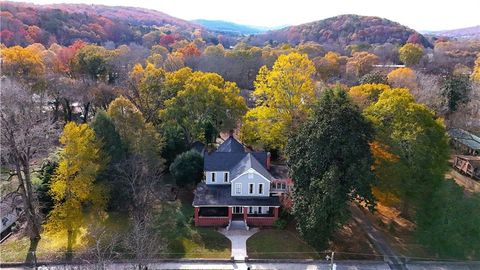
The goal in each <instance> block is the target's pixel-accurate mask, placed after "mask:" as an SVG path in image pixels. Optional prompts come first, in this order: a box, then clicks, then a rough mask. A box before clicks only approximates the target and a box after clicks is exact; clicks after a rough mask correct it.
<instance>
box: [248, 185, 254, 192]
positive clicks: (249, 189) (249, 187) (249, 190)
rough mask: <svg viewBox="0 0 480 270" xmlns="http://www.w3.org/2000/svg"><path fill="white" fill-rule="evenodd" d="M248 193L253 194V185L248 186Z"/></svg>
mask: <svg viewBox="0 0 480 270" xmlns="http://www.w3.org/2000/svg"><path fill="white" fill-rule="evenodd" d="M248 193H249V194H253V184H248Z"/></svg>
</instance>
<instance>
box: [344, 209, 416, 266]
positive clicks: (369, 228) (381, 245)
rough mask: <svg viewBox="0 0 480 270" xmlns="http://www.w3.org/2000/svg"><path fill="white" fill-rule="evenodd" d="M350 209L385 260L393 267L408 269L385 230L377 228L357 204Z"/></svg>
mask: <svg viewBox="0 0 480 270" xmlns="http://www.w3.org/2000/svg"><path fill="white" fill-rule="evenodd" d="M350 209H351V212H352V217H353V219H354V220H355V222H357V223H358V225H359V226H360V227H361V228H362V230H363V231H364V232H365V234H366V235H367V236H368V239H369V240H370V242H372V244H373V245H374V246H375V248H376V249H377V251H378V252H379V253H380V254H382V255H383V256H384V259H385V261H387V262H388V264H389V265H390V267H391V269H398V270H406V269H407V268H406V267H405V265H404V264H403V263H402V261H401V259H400V257H399V256H398V255H397V254H396V253H395V251H394V250H393V249H392V247H391V246H390V244H389V243H388V241H386V237H385V236H384V235H383V232H381V231H379V230H378V229H376V228H375V226H374V225H373V224H372V222H371V221H370V220H369V219H368V218H367V217H366V216H365V214H364V213H363V212H362V210H361V209H360V208H359V207H358V206H357V205H353V206H352V207H351V208H350Z"/></svg>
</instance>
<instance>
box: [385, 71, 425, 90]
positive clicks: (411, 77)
mask: <svg viewBox="0 0 480 270" xmlns="http://www.w3.org/2000/svg"><path fill="white" fill-rule="evenodd" d="M387 80H388V83H389V84H390V85H392V86H393V87H399V88H407V89H410V90H415V89H417V88H418V84H417V75H416V74H415V71H413V70H412V69H411V68H397V69H394V70H392V71H391V72H390V73H388V75H387Z"/></svg>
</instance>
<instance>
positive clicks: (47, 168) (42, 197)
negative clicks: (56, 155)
mask: <svg viewBox="0 0 480 270" xmlns="http://www.w3.org/2000/svg"><path fill="white" fill-rule="evenodd" d="M57 168H58V160H54V159H45V160H44V161H43V163H42V167H41V168H40V172H39V175H38V178H39V180H40V181H41V182H42V183H41V184H40V186H39V187H38V189H37V195H38V201H39V203H40V209H41V211H42V214H43V215H44V216H47V215H48V213H50V211H52V209H53V206H54V201H53V197H52V195H51V194H50V185H51V183H52V178H53V176H54V173H55V170H56V169H57Z"/></svg>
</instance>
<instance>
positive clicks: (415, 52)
mask: <svg viewBox="0 0 480 270" xmlns="http://www.w3.org/2000/svg"><path fill="white" fill-rule="evenodd" d="M398 53H399V57H400V61H402V62H403V63H404V64H405V65H407V66H414V65H416V64H418V62H420V59H422V56H423V47H422V45H419V44H414V43H407V44H405V45H403V46H402V47H401V48H400V49H399V50H398Z"/></svg>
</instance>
